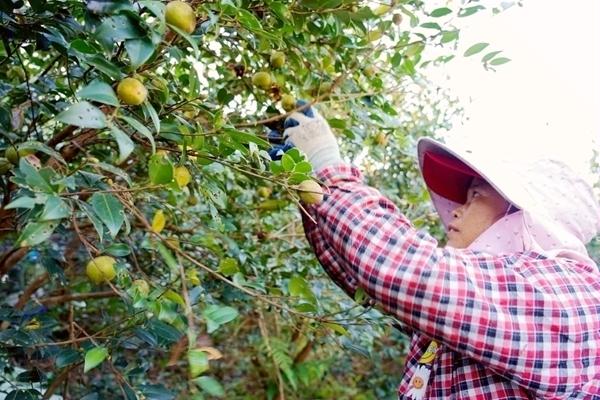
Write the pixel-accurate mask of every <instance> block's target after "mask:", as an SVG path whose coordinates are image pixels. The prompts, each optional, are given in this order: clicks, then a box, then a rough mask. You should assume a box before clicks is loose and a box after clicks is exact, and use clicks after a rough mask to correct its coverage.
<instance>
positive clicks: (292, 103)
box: [281, 94, 296, 111]
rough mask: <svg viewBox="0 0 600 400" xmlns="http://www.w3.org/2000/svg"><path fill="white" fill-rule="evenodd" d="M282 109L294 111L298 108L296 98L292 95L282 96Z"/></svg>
mask: <svg viewBox="0 0 600 400" xmlns="http://www.w3.org/2000/svg"><path fill="white" fill-rule="evenodd" d="M281 107H283V109H284V110H285V111H292V110H293V109H294V108H296V98H295V97H294V96H292V95H291V94H284V95H283V96H281Z"/></svg>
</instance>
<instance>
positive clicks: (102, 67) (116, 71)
mask: <svg viewBox="0 0 600 400" xmlns="http://www.w3.org/2000/svg"><path fill="white" fill-rule="evenodd" d="M85 62H86V63H88V64H90V65H91V66H93V67H96V68H97V69H98V70H99V71H101V72H102V73H104V74H106V75H107V76H108V77H110V78H111V79H114V80H116V81H118V80H120V79H121V78H123V76H125V74H124V73H123V72H122V71H121V69H120V68H119V67H117V66H116V65H115V64H113V63H111V62H110V61H108V60H107V59H106V58H104V57H102V56H101V55H99V54H94V55H91V56H87V57H86V58H85Z"/></svg>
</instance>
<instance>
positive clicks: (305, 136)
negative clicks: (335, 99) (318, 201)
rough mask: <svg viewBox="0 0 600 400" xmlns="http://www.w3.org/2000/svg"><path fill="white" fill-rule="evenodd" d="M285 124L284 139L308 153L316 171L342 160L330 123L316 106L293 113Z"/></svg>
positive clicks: (307, 155)
mask: <svg viewBox="0 0 600 400" xmlns="http://www.w3.org/2000/svg"><path fill="white" fill-rule="evenodd" d="M284 126H285V127H286V129H285V130H284V131H283V138H284V140H285V141H286V142H289V143H291V144H293V145H294V146H296V147H297V148H298V150H300V151H303V152H304V153H305V154H306V157H307V158H308V160H309V161H310V163H311V164H312V166H313V170H314V171H315V172H316V171H318V170H320V169H321V168H324V167H327V166H329V165H334V164H339V163H341V162H342V157H341V156H340V148H339V146H338V144H337V140H336V139H335V136H334V135H333V132H332V131H331V128H330V127H329V124H328V123H327V121H326V120H325V118H323V117H322V116H321V114H319V112H318V111H317V110H315V109H314V108H307V109H304V110H303V111H302V112H294V113H292V114H291V115H290V116H289V117H288V118H287V119H286V120H285V125H284Z"/></svg>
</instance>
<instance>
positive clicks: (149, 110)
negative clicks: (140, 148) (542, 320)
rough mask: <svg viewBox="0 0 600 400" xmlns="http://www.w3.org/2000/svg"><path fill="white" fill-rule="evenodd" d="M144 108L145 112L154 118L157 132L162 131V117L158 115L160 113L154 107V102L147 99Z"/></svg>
mask: <svg viewBox="0 0 600 400" xmlns="http://www.w3.org/2000/svg"><path fill="white" fill-rule="evenodd" d="M142 109H143V110H144V114H145V115H147V116H149V117H150V119H152V123H153V124H154V129H155V131H156V133H159V132H160V118H159V117H158V113H157V112H156V110H155V109H154V107H152V104H150V102H149V101H146V102H144V104H142Z"/></svg>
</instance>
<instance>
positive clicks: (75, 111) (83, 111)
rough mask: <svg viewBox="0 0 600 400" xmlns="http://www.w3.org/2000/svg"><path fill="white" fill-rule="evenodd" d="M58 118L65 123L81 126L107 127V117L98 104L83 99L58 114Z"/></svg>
mask: <svg viewBox="0 0 600 400" xmlns="http://www.w3.org/2000/svg"><path fill="white" fill-rule="evenodd" d="M56 119H57V120H59V121H61V122H64V123H65V124H69V125H75V126H79V127H81V128H95V129H100V128H105V127H106V117H105V116H104V113H103V112H102V111H100V109H98V108H97V107H96V106H93V105H92V104H90V103H88V102H87V101H82V102H79V103H75V104H73V105H71V106H70V107H69V108H68V109H66V110H65V111H63V112H61V113H60V114H58V115H57V116H56Z"/></svg>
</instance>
